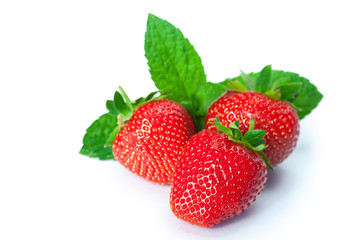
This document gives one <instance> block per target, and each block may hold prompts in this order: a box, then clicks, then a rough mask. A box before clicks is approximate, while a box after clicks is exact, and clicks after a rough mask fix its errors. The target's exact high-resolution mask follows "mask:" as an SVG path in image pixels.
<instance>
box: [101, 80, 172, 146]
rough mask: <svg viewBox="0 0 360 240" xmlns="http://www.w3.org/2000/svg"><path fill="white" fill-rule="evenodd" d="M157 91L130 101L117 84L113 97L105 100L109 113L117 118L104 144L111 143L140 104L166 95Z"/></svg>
mask: <svg viewBox="0 0 360 240" xmlns="http://www.w3.org/2000/svg"><path fill="white" fill-rule="evenodd" d="M158 93H159V91H156V92H151V93H149V95H147V96H146V97H140V98H138V99H136V100H135V101H131V100H130V98H129V96H128V95H127V94H126V92H125V91H124V89H123V88H122V87H121V86H119V91H116V92H115V94H114V99H113V100H107V101H106V108H107V109H108V111H109V114H111V115H113V116H115V117H116V118H117V127H116V128H114V129H113V131H112V132H111V133H110V135H109V137H108V139H107V140H106V142H105V145H111V144H112V143H113V141H114V139H115V137H116V135H117V134H118V132H119V131H120V130H121V129H123V128H124V126H125V125H126V123H127V122H128V121H129V120H130V119H131V117H132V116H133V114H134V112H135V111H136V110H137V109H138V108H139V107H140V106H141V105H144V104H146V103H149V102H151V101H154V100H158V99H162V98H165V97H166V95H159V96H156V95H157V94H158Z"/></svg>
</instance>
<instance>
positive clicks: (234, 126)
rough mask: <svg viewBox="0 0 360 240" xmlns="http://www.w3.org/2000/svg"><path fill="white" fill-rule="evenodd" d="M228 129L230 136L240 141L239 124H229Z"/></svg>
mask: <svg viewBox="0 0 360 240" xmlns="http://www.w3.org/2000/svg"><path fill="white" fill-rule="evenodd" d="M236 122H239V121H236ZM229 128H230V129H231V131H232V135H233V136H234V137H235V139H241V137H242V133H241V131H240V130H239V124H236V123H234V122H231V123H230V124H229Z"/></svg>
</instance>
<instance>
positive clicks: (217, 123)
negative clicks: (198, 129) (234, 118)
mask: <svg viewBox="0 0 360 240" xmlns="http://www.w3.org/2000/svg"><path fill="white" fill-rule="evenodd" d="M214 124H215V126H216V128H217V130H218V132H221V133H225V134H227V135H229V136H232V131H231V129H230V128H227V127H225V126H224V125H222V124H221V122H220V119H219V117H218V116H216V117H215V122H214Z"/></svg>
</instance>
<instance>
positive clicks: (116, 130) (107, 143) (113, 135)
mask: <svg viewBox="0 0 360 240" xmlns="http://www.w3.org/2000/svg"><path fill="white" fill-rule="evenodd" d="M119 131H120V126H119V125H117V126H116V127H115V128H114V129H113V130H112V132H111V133H110V135H109V137H108V138H107V139H106V141H105V146H112V144H113V142H114V140H115V138H116V136H117V134H118V133H119Z"/></svg>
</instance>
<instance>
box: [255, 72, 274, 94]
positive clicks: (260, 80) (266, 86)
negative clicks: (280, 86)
mask: <svg viewBox="0 0 360 240" xmlns="http://www.w3.org/2000/svg"><path fill="white" fill-rule="evenodd" d="M271 75H272V71H271V65H267V66H265V67H264V68H263V69H262V70H261V72H260V73H259V76H258V77H257V79H256V81H255V91H257V92H261V93H265V92H267V91H268V90H270V88H271V86H272V85H273V82H272V81H271V78H272V77H271Z"/></svg>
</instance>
